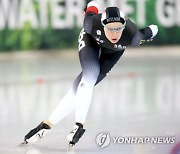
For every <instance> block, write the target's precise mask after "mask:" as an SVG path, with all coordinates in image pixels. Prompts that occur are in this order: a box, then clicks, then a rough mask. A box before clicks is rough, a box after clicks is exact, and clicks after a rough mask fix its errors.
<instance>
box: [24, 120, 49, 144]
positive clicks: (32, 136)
mask: <svg viewBox="0 0 180 154" xmlns="http://www.w3.org/2000/svg"><path fill="white" fill-rule="evenodd" d="M50 129H51V128H50V127H49V126H48V125H47V124H45V123H44V122H42V123H40V124H39V125H38V126H37V127H36V128H34V129H32V130H31V131H30V132H29V133H28V134H27V135H26V136H25V137H24V141H23V142H22V144H27V143H36V142H37V141H38V140H40V139H41V138H42V137H43V136H44V135H45V134H46V133H47V132H48V131H49V130H50Z"/></svg>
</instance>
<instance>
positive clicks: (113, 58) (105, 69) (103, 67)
mask: <svg viewBox="0 0 180 154" xmlns="http://www.w3.org/2000/svg"><path fill="white" fill-rule="evenodd" d="M101 50H102V52H101V55H100V59H99V62H100V73H99V76H98V79H97V81H96V84H95V85H97V84H98V83H99V82H101V81H102V80H103V79H104V78H105V77H106V76H107V74H108V73H109V72H110V71H111V69H112V68H113V67H114V65H115V64H116V63H117V62H118V60H119V59H120V57H121V56H122V54H123V53H124V51H119V52H114V53H110V52H109V53H110V54H109V53H108V51H107V50H109V49H104V48H102V49H101Z"/></svg>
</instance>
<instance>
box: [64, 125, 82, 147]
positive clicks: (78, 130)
mask: <svg viewBox="0 0 180 154" xmlns="http://www.w3.org/2000/svg"><path fill="white" fill-rule="evenodd" d="M84 132H85V129H83V125H82V124H81V123H76V124H75V125H74V128H73V130H72V131H71V132H70V133H69V135H68V136H67V139H68V140H69V147H73V146H74V145H75V144H76V143H77V142H78V141H79V139H80V138H81V137H82V135H83V134H84Z"/></svg>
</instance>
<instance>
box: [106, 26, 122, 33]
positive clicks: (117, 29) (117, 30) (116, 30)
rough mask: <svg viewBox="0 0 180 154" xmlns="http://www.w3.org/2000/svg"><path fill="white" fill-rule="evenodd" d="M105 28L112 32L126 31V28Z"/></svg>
mask: <svg viewBox="0 0 180 154" xmlns="http://www.w3.org/2000/svg"><path fill="white" fill-rule="evenodd" d="M105 28H106V29H107V30H109V31H111V32H120V31H123V30H124V28H125V26H122V27H117V28H111V27H108V26H106V25H105Z"/></svg>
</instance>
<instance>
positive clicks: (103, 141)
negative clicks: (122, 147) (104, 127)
mask: <svg viewBox="0 0 180 154" xmlns="http://www.w3.org/2000/svg"><path fill="white" fill-rule="evenodd" d="M110 143H111V136H110V133H108V132H101V133H99V134H98V135H97V136H96V144H97V145H98V147H100V148H105V147H107V146H109V144H110Z"/></svg>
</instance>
